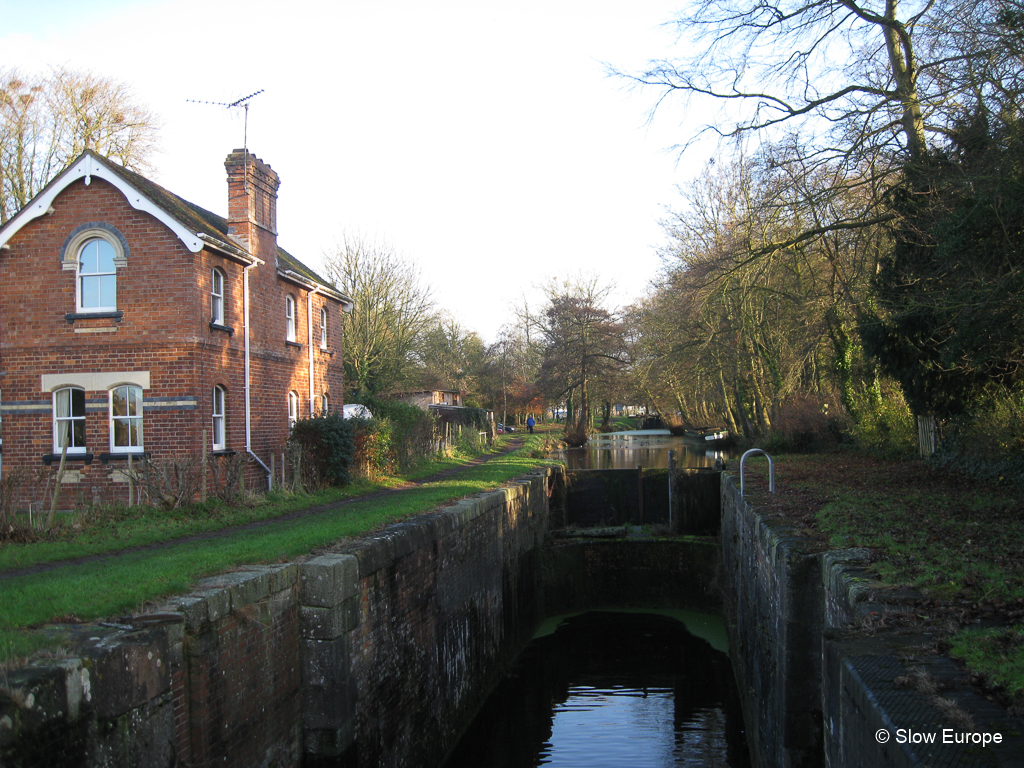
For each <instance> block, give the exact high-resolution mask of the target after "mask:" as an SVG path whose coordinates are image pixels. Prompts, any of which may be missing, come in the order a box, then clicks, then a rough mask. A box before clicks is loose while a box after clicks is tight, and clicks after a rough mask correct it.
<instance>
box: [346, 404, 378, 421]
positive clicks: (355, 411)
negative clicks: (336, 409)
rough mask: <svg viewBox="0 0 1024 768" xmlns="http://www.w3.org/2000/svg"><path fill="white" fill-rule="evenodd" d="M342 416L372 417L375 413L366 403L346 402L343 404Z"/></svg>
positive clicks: (349, 417)
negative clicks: (371, 411)
mask: <svg viewBox="0 0 1024 768" xmlns="http://www.w3.org/2000/svg"><path fill="white" fill-rule="evenodd" d="M341 418H343V419H372V418H373V414H372V413H370V409H369V408H367V407H366V406H365V405H360V404H359V403H346V404H345V405H343V406H341Z"/></svg>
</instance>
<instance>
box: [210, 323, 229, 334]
mask: <svg viewBox="0 0 1024 768" xmlns="http://www.w3.org/2000/svg"><path fill="white" fill-rule="evenodd" d="M210 330H211V331H226V332H227V334H228V336H234V335H235V329H234V328H232V327H231V326H230V325H221V324H220V323H214V322H211V323H210Z"/></svg>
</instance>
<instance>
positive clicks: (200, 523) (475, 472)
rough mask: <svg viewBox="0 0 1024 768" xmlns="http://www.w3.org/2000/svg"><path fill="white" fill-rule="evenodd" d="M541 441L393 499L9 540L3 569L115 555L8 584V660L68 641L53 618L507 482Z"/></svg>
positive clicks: (0, 654)
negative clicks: (211, 534) (258, 523)
mask: <svg viewBox="0 0 1024 768" xmlns="http://www.w3.org/2000/svg"><path fill="white" fill-rule="evenodd" d="M541 443H542V438H540V437H537V436H533V437H530V436H527V438H526V440H525V442H524V445H523V446H522V447H521V448H519V449H517V450H515V451H513V452H512V453H508V454H505V455H500V456H495V457H493V458H491V459H490V460H489V461H488V462H487V463H485V464H482V465H479V466H469V467H467V468H465V469H463V470H461V471H460V472H459V473H458V474H456V475H454V476H452V477H448V478H444V479H440V480H437V481H433V482H427V483H425V484H423V485H421V486H419V487H415V488H410V489H407V490H402V491H400V492H398V493H393V494H390V495H388V496H386V497H385V498H378V499H365V500H359V498H358V496H356V494H357V493H362V495H365V494H366V493H370V492H374V491H379V490H382V489H383V488H385V487H387V486H388V485H394V484H395V483H394V481H391V482H389V483H381V484H378V485H370V484H368V483H364V484H361V485H360V486H356V487H349V488H346V489H340V490H334V491H331V492H325V493H323V494H317V495H315V496H301V497H299V496H280V495H278V496H277V497H271V498H270V499H268V500H267V501H266V503H264V504H261V505H259V506H255V507H249V508H246V507H239V508H224V507H218V508H213V509H209V508H206V507H197V508H196V509H193V510H188V511H176V512H173V513H172V512H160V511H157V510H153V509H143V508H139V509H133V510H121V511H118V512H116V513H111V514H110V515H109V519H102V518H100V519H96V520H94V521H93V524H92V525H90V526H88V527H85V528H83V529H81V530H78V531H76V530H75V529H70V530H69V531H68V532H67V534H66V535H65V537H64V538H62V539H61V540H59V541H54V542H39V543H32V544H6V545H3V546H2V547H0V575H2V574H3V572H4V571H8V572H9V571H11V570H15V569H18V568H24V567H25V566H27V565H31V564H35V563H47V562H53V561H55V560H63V559H67V558H75V557H81V556H84V555H94V554H102V553H111V554H113V555H114V556H111V557H107V558H103V559H101V560H97V561H94V562H89V563H84V564H65V565H60V566H59V567H57V568H56V569H53V570H49V571H47V572H44V573H39V574H34V575H24V576H17V577H13V578H7V579H4V580H2V581H0V594H2V600H0V661H6V660H9V659H11V658H12V657H21V656H25V655H27V654H29V653H31V652H32V651H33V650H35V649H36V648H39V647H48V646H51V645H53V644H54V642H55V638H56V642H59V640H60V637H59V633H57V635H56V636H55V634H54V633H53V632H45V633H39V632H35V631H32V630H34V629H38V628H40V627H42V626H44V625H46V624H50V623H59V622H60V621H61V620H66V619H67V617H71V616H73V617H75V619H77V620H80V621H90V620H96V619H102V618H106V617H113V616H118V615H122V614H124V613H126V612H136V611H140V610H142V609H143V607H144V606H145V604H146V603H148V602H153V601H159V600H160V599H162V598H165V597H168V596H171V595H175V594H180V593H183V592H186V591H188V589H189V588H190V585H192V584H194V583H195V582H196V581H197V580H199V579H202V578H204V577H206V576H211V575H215V574H217V573H220V572H223V571H226V570H229V569H231V568H234V567H236V566H240V565H248V564H254V563H274V562H282V561H287V560H289V559H291V558H295V557H297V556H299V555H303V554H306V553H308V552H310V551H311V550H313V549H315V548H316V547H319V546H323V545H326V544H330V543H333V542H336V541H338V540H341V539H345V538H349V537H354V536H358V535H360V534H363V533H366V532H368V531H372V530H375V529H378V528H381V527H383V526H385V525H388V524H389V523H392V522H394V521H396V520H400V519H402V518H405V517H409V516H411V515H416V514H420V513H423V512H428V511H430V510H432V509H434V508H436V507H438V506H440V505H442V504H444V503H446V502H450V501H453V500H456V499H460V498H463V497H466V496H470V495H473V494H475V493H479V492H481V491H486V490H489V489H491V488H495V487H497V486H500V485H501V484H502V483H504V482H506V481H508V480H511V479H513V478H515V477H518V476H520V475H523V474H524V473H526V472H528V471H530V470H531V469H533V468H535V467H537V466H541V465H543V464H546V463H549V462H548V461H546V460H544V459H543V458H540V456H543V451H541V450H540V445H541ZM466 464H468V459H462V460H454V459H449V460H446V461H445V462H439V463H435V464H432V465H431V466H430V467H427V468H421V469H420V470H418V472H416V473H412V474H413V475H417V476H419V477H423V476H425V475H429V474H432V473H434V472H436V471H439V470H443V469H450V468H455V467H457V466H460V465H466ZM402 479H408V478H402ZM346 500H347V503H344V504H341V505H338V506H337V508H335V509H324V510H321V511H318V512H316V513H315V514H309V515H306V516H301V517H297V518H296V519H292V520H282V521H280V522H278V523H276V524H273V525H269V526H265V527H260V528H255V529H252V528H250V529H246V530H232V526H238V525H241V524H244V523H247V522H251V521H253V520H256V519H269V518H273V517H280V516H282V515H286V514H288V513H294V512H296V511H299V510H302V509H307V508H310V507H316V506H320V505H325V504H331V503H336V502H339V501H346ZM211 530H221V531H223V535H221V536H218V537H216V538H203V539H200V540H198V541H196V540H193V541H189V542H181V543H177V544H174V543H173V541H174V539H181V538H183V537H186V536H190V535H193V534H196V533H203V532H208V531H211ZM154 542H171V543H170V545H169V546H166V547H163V548H161V549H158V550H155V551H148V550H147V551H136V552H122V553H120V554H118V552H119V551H120V550H125V549H127V548H131V547H135V546H139V545H146V544H152V543H154Z"/></svg>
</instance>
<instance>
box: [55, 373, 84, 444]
mask: <svg viewBox="0 0 1024 768" xmlns="http://www.w3.org/2000/svg"><path fill="white" fill-rule="evenodd" d="M65 443H66V444H67V447H68V453H85V390H84V389H78V388H77V387H65V388H64V389H58V390H56V391H55V392H54V393H53V452H54V453H60V452H61V451H63V450H64V445H65Z"/></svg>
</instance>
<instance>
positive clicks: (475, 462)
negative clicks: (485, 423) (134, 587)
mask: <svg viewBox="0 0 1024 768" xmlns="http://www.w3.org/2000/svg"><path fill="white" fill-rule="evenodd" d="M522 444H523V438H521V437H513V438H510V439H509V440H507V441H506V442H505V444H504V445H503V446H502V449H501V450H500V451H498V452H496V453H491V454H487V455H485V456H478V457H477V458H475V459H471V460H470V461H469V462H468V463H466V464H464V465H463V466H461V467H456V468H454V469H446V470H444V471H442V472H437V473H435V474H433V475H429V476H427V477H424V478H420V479H419V480H409V481H407V482H404V483H402V484H401V485H397V486H395V487H394V488H385V489H383V490H380V491H373V492H372V493H366V494H361V495H359V496H352V497H350V498H347V499H342V500H341V501H333V502H331V503H330V504H318V505H317V506H314V507H307V508H306V509H300V510H296V511H295V512H289V513H287V514H285V515H281V516H279V517H273V518H269V519H267V520H257V521H255V522H252V523H245V524H244V525H233V526H229V527H226V528H220V529H217V530H215V531H204V532H203V533H197V534H193V535H190V536H181V537H178V538H173V539H168V540H167V541H160V542H155V543H153V544H140V545H138V546H134V547H126V548H124V549H118V550H114V551H112V552H102V553H98V554H95V555H86V556H84V557H76V558H71V559H68V560H53V561H50V562H46V563H36V564H34V565H30V566H26V567H24V568H17V569H10V570H5V571H0V582H3V581H6V580H7V579H14V578H17V577H19V576H31V575H36V574H41V573H47V572H49V571H55V570H57V569H59V568H63V567H66V566H69V565H81V564H83V563H95V562H100V561H103V560H110V559H113V558H117V557H121V556H122V555H127V554H131V553H135V552H157V551H159V550H162V549H168V548H170V547H177V546H180V545H182V544H190V543H193V542H200V541H209V540H211V539H220V538H227V537H229V536H234V535H235V534H238V533H242V532H245V531H249V530H259V529H266V528H269V527H272V526H275V525H285V524H287V523H289V522H291V521H293V520H298V519H300V518H304V517H309V516H311V515H317V514H322V513H324V512H331V511H333V510H336V509H340V508H342V507H345V506H348V505H350V504H360V503H362V502H365V501H373V500H376V499H387V498H389V497H391V496H394V495H396V494H399V493H402V492H404V491H408V490H412V489H415V488H420V487H422V486H424V485H428V484H430V483H434V482H437V481H438V480H445V479H447V478H449V477H453V476H455V475H458V474H459V473H461V472H464V471H465V470H467V469H469V468H470V467H476V466H479V465H481V464H486V463H487V462H488V461H490V460H491V459H495V458H497V457H499V456H504V455H506V454H508V453H511V452H512V451H514V450H516V449H517V448H519V447H520V446H521V445H522Z"/></svg>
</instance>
